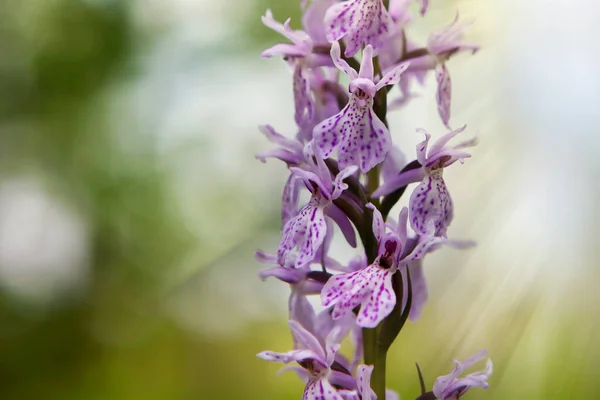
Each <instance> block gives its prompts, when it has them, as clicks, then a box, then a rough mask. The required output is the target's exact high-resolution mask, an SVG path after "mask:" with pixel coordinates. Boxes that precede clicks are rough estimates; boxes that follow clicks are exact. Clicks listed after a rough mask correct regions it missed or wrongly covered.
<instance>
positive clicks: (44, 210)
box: [0, 176, 89, 304]
mask: <svg viewBox="0 0 600 400" xmlns="http://www.w3.org/2000/svg"><path fill="white" fill-rule="evenodd" d="M88 236H89V235H88V228H87V225H86V222H85V220H84V218H83V217H82V216H80V215H78V213H76V212H75V210H73V209H72V208H71V207H69V206H68V205H67V204H64V202H63V201H61V199H59V198H58V197H56V196H53V194H52V193H51V192H50V191H49V190H48V189H47V188H46V187H44V185H43V183H42V182H41V181H40V180H39V179H38V178H34V177H28V176H20V177H12V178H10V179H7V180H3V181H2V183H0V285H2V287H3V288H4V289H6V290H7V292H8V293H10V294H12V295H13V296H17V297H18V298H20V299H21V300H24V301H26V302H32V303H37V304H45V303H49V302H50V301H52V300H55V299H58V298H62V297H65V296H68V295H73V294H75V293H77V292H79V291H81V290H83V289H84V288H85V284H86V281H87V278H88V270H87V267H86V266H87V260H86V257H87V255H88V252H89V243H88Z"/></svg>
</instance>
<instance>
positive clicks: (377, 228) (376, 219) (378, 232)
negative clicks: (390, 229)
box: [366, 203, 385, 242]
mask: <svg viewBox="0 0 600 400" xmlns="http://www.w3.org/2000/svg"><path fill="white" fill-rule="evenodd" d="M366 207H367V208H370V209H371V210H373V234H374V235H375V239H377V241H378V242H379V241H381V238H382V237H383V234H384V233H385V222H383V216H382V215H381V212H380V211H379V210H378V209H377V207H375V206H374V205H373V203H369V204H367V206H366Z"/></svg>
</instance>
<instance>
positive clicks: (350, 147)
mask: <svg viewBox="0 0 600 400" xmlns="http://www.w3.org/2000/svg"><path fill="white" fill-rule="evenodd" d="M370 103H371V104H372V100H371V102H370ZM371 104H368V105H367V106H361V105H360V104H359V101H358V100H357V98H356V96H354V95H352V97H351V98H350V102H349V103H348V104H347V105H346V107H345V108H344V109H343V110H342V111H340V113H338V114H336V115H334V116H333V117H331V118H328V119H327V120H325V121H323V122H321V123H320V124H318V125H317V126H315V129H314V131H313V137H314V141H315V144H316V146H318V147H319V149H320V153H321V156H322V157H323V158H327V157H329V156H330V155H331V153H332V152H333V151H334V150H335V149H337V148H339V150H338V163H339V166H340V168H346V167H349V166H351V165H358V166H359V167H360V169H361V171H362V172H367V171H369V170H370V169H371V168H373V167H374V166H375V165H377V164H379V163H381V162H382V161H383V160H384V159H385V156H386V155H387V153H388V151H389V149H390V147H391V145H392V140H391V136H390V132H389V130H388V129H387V127H386V126H385V125H384V123H383V122H381V120H380V119H379V118H378V117H377V115H375V113H374V112H373V110H372V108H371Z"/></svg>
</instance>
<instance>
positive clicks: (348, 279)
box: [321, 265, 379, 319]
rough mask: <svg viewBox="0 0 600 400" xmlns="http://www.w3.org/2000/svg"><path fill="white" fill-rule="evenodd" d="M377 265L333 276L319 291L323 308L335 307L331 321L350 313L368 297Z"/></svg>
mask: <svg viewBox="0 0 600 400" xmlns="http://www.w3.org/2000/svg"><path fill="white" fill-rule="evenodd" d="M378 268H379V266H377V265H369V266H368V267H367V268H364V269H362V270H359V271H356V272H352V273H346V274H339V275H334V276H332V277H331V278H329V280H328V281H327V283H326V284H325V286H323V290H322V291H321V302H322V303H323V306H325V307H329V306H331V305H335V308H334V310H333V312H332V314H331V315H332V317H333V319H338V318H341V317H343V316H344V315H346V314H348V313H350V312H352V309H353V308H354V307H356V306H358V305H359V304H360V303H361V302H362V301H363V300H364V298H365V296H368V295H369V293H370V291H371V287H372V281H371V276H373V275H374V274H375V272H376V269H378Z"/></svg>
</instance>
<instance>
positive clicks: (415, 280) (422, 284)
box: [408, 260, 429, 322]
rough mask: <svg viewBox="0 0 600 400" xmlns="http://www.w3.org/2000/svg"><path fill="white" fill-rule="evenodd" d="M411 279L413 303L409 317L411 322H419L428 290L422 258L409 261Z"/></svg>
mask: <svg viewBox="0 0 600 400" xmlns="http://www.w3.org/2000/svg"><path fill="white" fill-rule="evenodd" d="M408 268H409V270H410V281H411V284H412V304H411V307H410V312H409V314H408V318H409V319H410V320H411V322H417V320H418V319H419V318H420V317H421V313H422V312H423V308H425V303H427V298H428V295H429V293H428V291H427V281H426V280H425V273H424V271H423V263H422V262H421V260H416V261H413V262H411V263H409V265H408Z"/></svg>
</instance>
